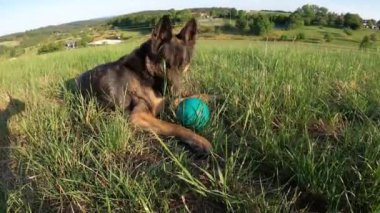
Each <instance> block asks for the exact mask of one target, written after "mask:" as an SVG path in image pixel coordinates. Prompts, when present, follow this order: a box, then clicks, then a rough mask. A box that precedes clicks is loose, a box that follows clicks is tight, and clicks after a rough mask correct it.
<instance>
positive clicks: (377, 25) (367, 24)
mask: <svg viewBox="0 0 380 213" xmlns="http://www.w3.org/2000/svg"><path fill="white" fill-rule="evenodd" d="M362 24H363V27H364V28H367V29H373V30H377V29H379V28H380V26H379V23H377V24H374V25H372V24H370V21H369V20H363V22H362Z"/></svg>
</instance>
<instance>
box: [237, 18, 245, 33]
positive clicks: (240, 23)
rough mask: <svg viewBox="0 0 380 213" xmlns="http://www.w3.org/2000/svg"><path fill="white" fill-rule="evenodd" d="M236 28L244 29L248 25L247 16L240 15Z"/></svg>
mask: <svg viewBox="0 0 380 213" xmlns="http://www.w3.org/2000/svg"><path fill="white" fill-rule="evenodd" d="M235 26H236V28H238V29H239V30H241V31H244V30H245V29H246V28H247V26H248V21H247V18H246V17H239V18H238V19H237V20H236V24H235Z"/></svg>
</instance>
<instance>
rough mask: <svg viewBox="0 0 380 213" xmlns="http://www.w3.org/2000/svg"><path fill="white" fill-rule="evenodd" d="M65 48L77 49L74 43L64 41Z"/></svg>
mask: <svg viewBox="0 0 380 213" xmlns="http://www.w3.org/2000/svg"><path fill="white" fill-rule="evenodd" d="M66 47H67V48H69V49H74V48H76V47H77V42H76V41H66Z"/></svg>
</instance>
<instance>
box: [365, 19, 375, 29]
mask: <svg viewBox="0 0 380 213" xmlns="http://www.w3.org/2000/svg"><path fill="white" fill-rule="evenodd" d="M367 24H368V27H369V28H373V27H374V26H375V25H376V20H374V19H370V20H368V22H367Z"/></svg>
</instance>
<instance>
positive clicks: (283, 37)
mask: <svg viewBox="0 0 380 213" xmlns="http://www.w3.org/2000/svg"><path fill="white" fill-rule="evenodd" d="M280 40H281V41H288V40H289V38H288V36H287V35H285V34H282V35H281V36H280Z"/></svg>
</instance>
